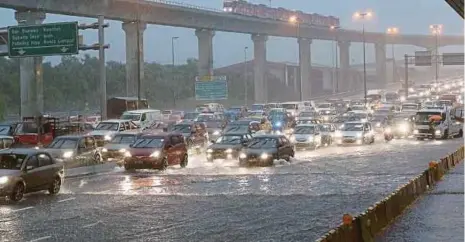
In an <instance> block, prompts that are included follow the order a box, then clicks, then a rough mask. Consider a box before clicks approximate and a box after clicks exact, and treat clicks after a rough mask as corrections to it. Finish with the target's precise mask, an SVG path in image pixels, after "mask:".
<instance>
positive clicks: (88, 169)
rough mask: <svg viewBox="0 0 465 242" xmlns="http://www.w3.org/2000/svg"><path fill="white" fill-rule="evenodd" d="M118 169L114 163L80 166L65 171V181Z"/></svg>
mask: <svg viewBox="0 0 465 242" xmlns="http://www.w3.org/2000/svg"><path fill="white" fill-rule="evenodd" d="M116 167H118V164H117V163H116V162H110V163H104V164H99V165H93V166H82V167H77V168H71V169H65V179H66V178H73V177H81V176H90V175H95V174H99V173H107V172H111V171H114V170H115V168H116Z"/></svg>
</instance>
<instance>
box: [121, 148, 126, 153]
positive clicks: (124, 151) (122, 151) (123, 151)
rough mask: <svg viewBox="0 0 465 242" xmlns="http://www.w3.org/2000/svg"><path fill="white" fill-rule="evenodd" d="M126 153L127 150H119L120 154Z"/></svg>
mask: <svg viewBox="0 0 465 242" xmlns="http://www.w3.org/2000/svg"><path fill="white" fill-rule="evenodd" d="M126 151H127V150H126V149H120V150H119V152H120V153H126Z"/></svg>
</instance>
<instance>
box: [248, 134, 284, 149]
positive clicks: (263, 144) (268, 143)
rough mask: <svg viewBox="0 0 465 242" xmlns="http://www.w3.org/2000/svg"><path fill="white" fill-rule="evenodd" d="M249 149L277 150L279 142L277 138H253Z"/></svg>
mask: <svg viewBox="0 0 465 242" xmlns="http://www.w3.org/2000/svg"><path fill="white" fill-rule="evenodd" d="M248 147H249V148H252V149H260V148H264V149H266V148H276V147H278V140H277V139H276V138H270V137H260V138H253V139H252V140H251V141H250V143H249V145H248Z"/></svg>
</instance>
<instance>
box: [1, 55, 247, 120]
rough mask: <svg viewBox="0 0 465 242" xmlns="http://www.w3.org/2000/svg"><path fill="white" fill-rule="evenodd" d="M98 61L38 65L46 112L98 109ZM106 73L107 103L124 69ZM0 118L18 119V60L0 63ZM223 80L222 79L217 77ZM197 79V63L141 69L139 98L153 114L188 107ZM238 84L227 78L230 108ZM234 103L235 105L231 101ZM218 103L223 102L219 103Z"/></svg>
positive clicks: (116, 66)
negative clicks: (154, 110) (0, 115)
mask: <svg viewBox="0 0 465 242" xmlns="http://www.w3.org/2000/svg"><path fill="white" fill-rule="evenodd" d="M98 67H99V65H98V59H97V58H96V57H91V56H89V55H85V56H84V57H82V58H79V57H76V56H63V57H62V58H61V62H60V63H59V64H57V65H55V66H52V64H51V63H48V62H47V63H44V64H43V77H44V105H45V107H44V108H45V110H46V111H75V110H76V111H77V110H84V109H85V107H86V103H88V106H89V108H90V109H93V110H97V109H98V107H99V95H100V93H99V70H98ZM106 71H107V95H108V97H114V96H126V91H125V90H126V84H125V80H126V67H125V64H124V63H119V62H115V61H109V62H108V63H107V65H106ZM0 73H1V75H0V85H1V88H0V97H2V98H1V99H0V113H3V111H2V110H1V108H2V104H1V103H2V101H3V103H4V104H3V106H4V109H6V110H4V111H6V112H8V113H18V110H19V105H20V81H19V61H18V59H8V58H0ZM221 74H227V73H219V75H221ZM195 76H197V60H195V59H188V60H187V61H186V63H185V64H183V65H178V66H175V67H174V68H173V67H172V66H171V65H160V64H157V63H145V70H144V79H143V80H142V81H143V89H142V90H143V93H142V96H143V97H146V98H147V99H148V100H149V102H150V104H151V106H153V107H157V108H171V107H176V108H186V107H193V106H194V105H195V104H196V102H194V101H195V100H193V99H194V98H193V97H194V80H195ZM243 85H244V82H243V76H242V75H240V74H232V75H228V86H229V97H230V100H228V102H230V103H236V102H237V103H238V104H239V103H242V102H243V101H240V100H241V99H242V100H244V86H243ZM252 88H253V87H252V82H249V92H248V93H249V99H252V95H253V89H252ZM234 100H239V101H234ZM223 103H224V102H223Z"/></svg>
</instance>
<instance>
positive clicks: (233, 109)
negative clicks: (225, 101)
mask: <svg viewBox="0 0 465 242" xmlns="http://www.w3.org/2000/svg"><path fill="white" fill-rule="evenodd" d="M228 111H229V112H240V111H242V108H240V107H233V108H228Z"/></svg>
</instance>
